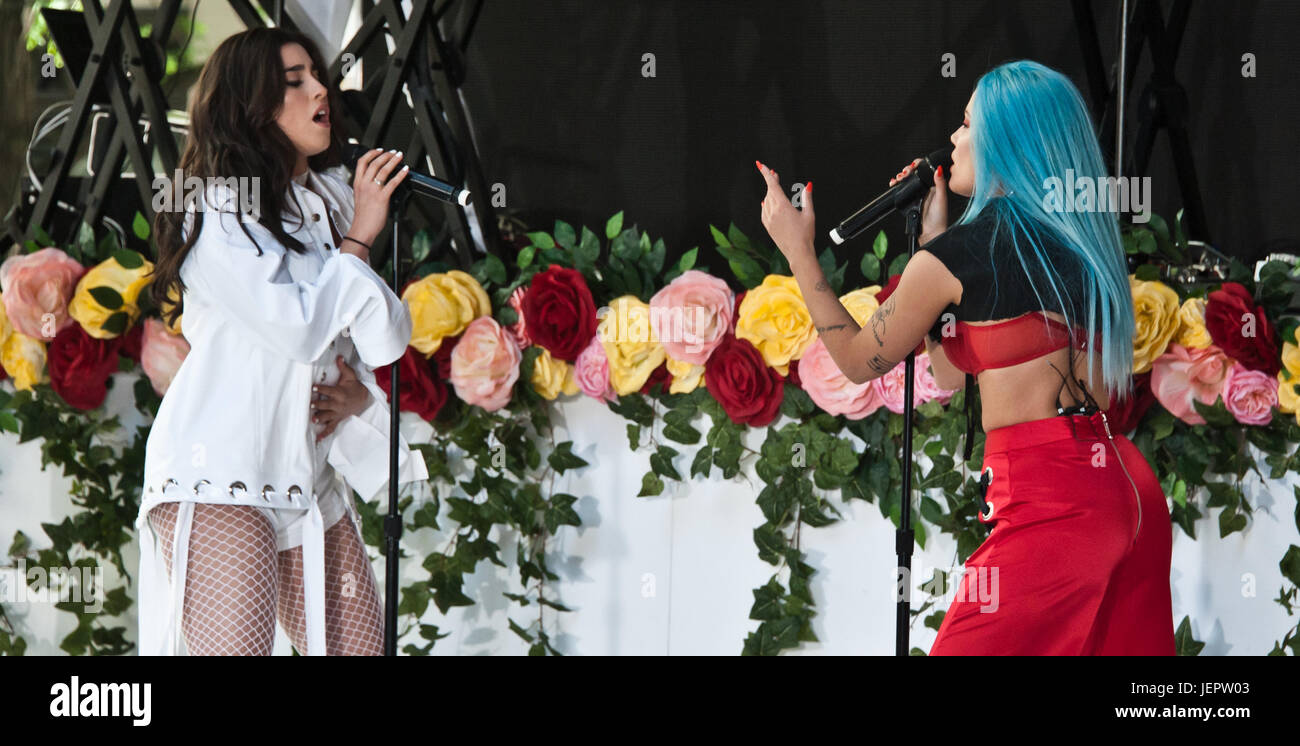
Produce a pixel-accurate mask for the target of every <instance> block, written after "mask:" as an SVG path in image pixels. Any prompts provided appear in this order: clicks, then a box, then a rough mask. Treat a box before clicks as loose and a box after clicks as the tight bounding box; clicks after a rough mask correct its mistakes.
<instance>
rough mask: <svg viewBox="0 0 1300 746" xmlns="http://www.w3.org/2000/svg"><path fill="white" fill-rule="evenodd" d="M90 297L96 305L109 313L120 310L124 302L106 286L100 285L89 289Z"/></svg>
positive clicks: (120, 296)
mask: <svg viewBox="0 0 1300 746" xmlns="http://www.w3.org/2000/svg"><path fill="white" fill-rule="evenodd" d="M90 297H92V298H94V299H95V302H96V303H98V304H99V305H101V306H103V307H104V308H106V309H108V310H110V311H111V310H113V309H116V308H121V307H122V304H123V302H124V301H123V300H122V295H121V294H120V293H118V292H117V291H116V290H114V289H113V288H111V287H108V286H107V285H100V286H99V287H95V288H91V289H90Z"/></svg>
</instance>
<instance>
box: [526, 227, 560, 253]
mask: <svg viewBox="0 0 1300 746" xmlns="http://www.w3.org/2000/svg"><path fill="white" fill-rule="evenodd" d="M526 235H527V236H528V240H529V241H532V242H533V245H534V246H536V247H537V248H539V249H553V248H555V241H554V240H553V239H552V238H551V234H549V233H547V232H546V231H535V232H533V233H528V234H526Z"/></svg>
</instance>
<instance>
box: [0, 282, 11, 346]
mask: <svg viewBox="0 0 1300 746" xmlns="http://www.w3.org/2000/svg"><path fill="white" fill-rule="evenodd" d="M13 333H14V327H13V324H10V323H9V314H8V313H6V312H5V303H4V293H0V345H2V344H4V343H5V340H6V339H9V335H10V334H13Z"/></svg>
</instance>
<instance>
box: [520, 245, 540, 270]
mask: <svg viewBox="0 0 1300 746" xmlns="http://www.w3.org/2000/svg"><path fill="white" fill-rule="evenodd" d="M536 255H537V249H536V248H534V247H532V246H525V247H524V248H522V249H520V250H519V256H518V257H517V258H516V259H515V263H516V264H518V265H519V268H520V269H528V265H530V264H532V263H533V258H534V257H535V256H536Z"/></svg>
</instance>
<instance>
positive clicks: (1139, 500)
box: [1101, 412, 1142, 543]
mask: <svg viewBox="0 0 1300 746" xmlns="http://www.w3.org/2000/svg"><path fill="white" fill-rule="evenodd" d="M1101 424H1102V427H1104V428H1106V438H1107V439H1109V440H1110V447H1111V448H1113V449H1114V450H1115V458H1117V459H1119V467H1120V468H1121V469H1123V470H1124V476H1126V477H1128V483H1129V486H1131V487H1132V488H1133V497H1134V499H1136V500H1137V506H1138V524H1137V531H1135V532H1134V533H1133V542H1134V543H1136V542H1137V537H1138V534H1139V533H1140V532H1141V531H1142V495H1140V494H1139V493H1138V488H1137V484H1136V483H1134V481H1133V477H1132V476H1131V475H1130V474H1129V473H1128V467H1127V466H1125V465H1124V457H1123V456H1121V455H1120V452H1119V446H1116V445H1115V437H1114V436H1113V435H1111V434H1110V421H1109V420H1107V419H1106V413H1105V412H1102V413H1101Z"/></svg>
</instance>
